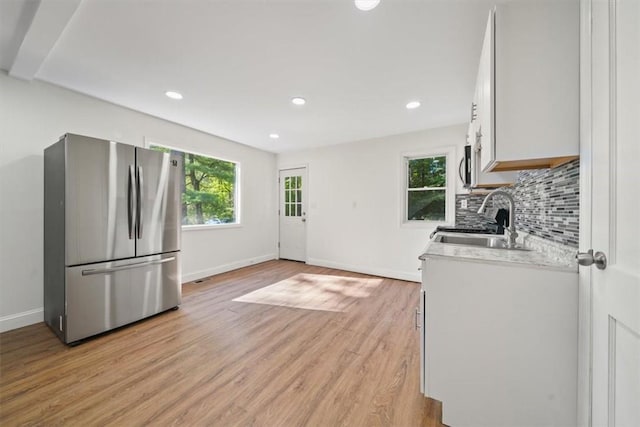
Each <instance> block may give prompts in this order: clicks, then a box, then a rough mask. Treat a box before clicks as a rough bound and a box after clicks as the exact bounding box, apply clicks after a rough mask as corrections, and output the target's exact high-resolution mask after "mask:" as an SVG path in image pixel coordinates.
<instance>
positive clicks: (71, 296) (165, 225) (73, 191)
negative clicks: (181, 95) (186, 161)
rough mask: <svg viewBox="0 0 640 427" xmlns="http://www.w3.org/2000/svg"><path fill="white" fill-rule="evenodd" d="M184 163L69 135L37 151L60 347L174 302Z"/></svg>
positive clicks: (48, 280) (47, 304)
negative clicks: (40, 154) (41, 163)
mask: <svg viewBox="0 0 640 427" xmlns="http://www.w3.org/2000/svg"><path fill="white" fill-rule="evenodd" d="M182 162H183V159H182V158H181V156H180V155H177V154H169V153H162V152H158V151H152V150H147V149H144V148H139V147H134V146H131V145H126V144H121V143H117V142H113V141H106V140H101V139H96V138H89V137H86V136H80V135H73V134H66V135H64V136H62V138H61V139H60V140H59V141H58V142H57V143H55V144H53V145H51V146H50V147H48V148H46V149H45V150H44V190H45V191H44V316H45V322H46V323H47V324H48V325H49V326H50V327H51V329H52V330H53V331H54V332H55V333H56V334H57V335H58V337H59V338H60V339H61V340H62V341H64V342H65V343H68V344H69V343H74V342H76V341H79V340H82V339H84V338H87V337H90V336H92V335H96V334H99V333H102V332H105V331H108V330H111V329H114V328H117V327H120V326H123V325H126V324H128V323H131V322H135V321H137V320H140V319H143V318H145V317H149V316H152V315H154V314H156V313H160V312H162V311H165V310H168V309H171V308H174V307H177V306H178V305H179V304H180V303H181V281H180V273H181V268H180V240H181V234H180V233H181V228H180V227H181V224H180V223H181V217H180V215H181V206H180V197H181V188H182V186H181V177H182V173H183V170H182V168H183V165H182Z"/></svg>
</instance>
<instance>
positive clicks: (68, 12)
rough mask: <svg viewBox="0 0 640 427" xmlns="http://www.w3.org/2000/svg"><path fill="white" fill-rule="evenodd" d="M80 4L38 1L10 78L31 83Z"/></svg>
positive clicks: (75, 1)
mask: <svg viewBox="0 0 640 427" xmlns="http://www.w3.org/2000/svg"><path fill="white" fill-rule="evenodd" d="M81 1H82V0H39V5H38V7H37V8H36V9H35V14H34V15H33V19H32V20H31V24H30V25H29V29H28V30H27V31H26V33H25V36H24V39H23V40H22V43H21V44H20V48H19V49H18V53H17V54H16V57H15V59H14V60H13V64H12V65H11V69H10V70H9V75H10V76H12V77H17V78H19V79H23V80H33V78H34V77H35V76H36V74H37V73H38V70H40V67H41V66H42V64H43V63H44V61H45V59H47V56H48V55H49V53H50V52H51V50H52V49H53V47H54V46H55V44H56V42H57V41H58V39H59V38H60V35H61V34H62V32H63V31H64V29H65V28H66V27H67V25H68V24H69V22H70V21H71V17H72V16H73V14H74V13H75V11H76V10H77V9H78V6H79V5H80V2H81Z"/></svg>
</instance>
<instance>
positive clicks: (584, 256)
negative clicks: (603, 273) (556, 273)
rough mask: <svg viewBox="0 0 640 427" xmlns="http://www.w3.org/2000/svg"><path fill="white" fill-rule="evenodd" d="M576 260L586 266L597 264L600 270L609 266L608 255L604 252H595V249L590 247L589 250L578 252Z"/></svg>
mask: <svg viewBox="0 0 640 427" xmlns="http://www.w3.org/2000/svg"><path fill="white" fill-rule="evenodd" d="M576 260H577V261H578V264H580V265H584V266H587V267H588V266H590V265H591V264H595V265H596V267H598V269H600V270H604V269H605V268H607V256H606V255H605V254H604V253H602V252H596V253H595V254H594V253H593V249H589V251H587V252H578V253H577V254H576Z"/></svg>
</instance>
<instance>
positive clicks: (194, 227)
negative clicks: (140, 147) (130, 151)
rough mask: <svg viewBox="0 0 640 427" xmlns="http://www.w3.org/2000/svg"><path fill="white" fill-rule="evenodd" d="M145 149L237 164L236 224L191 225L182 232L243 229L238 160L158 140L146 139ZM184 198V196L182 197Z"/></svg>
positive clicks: (183, 226)
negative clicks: (156, 149) (174, 152)
mask: <svg viewBox="0 0 640 427" xmlns="http://www.w3.org/2000/svg"><path fill="white" fill-rule="evenodd" d="M144 146H145V148H148V149H151V147H152V146H155V147H162V148H168V149H169V150H175V151H180V152H182V153H188V154H195V155H196V156H203V157H208V158H210V159H215V160H222V161H225V162H231V163H235V165H236V184H235V185H234V196H233V200H234V206H233V210H234V212H235V219H236V220H235V222H229V223H225V224H191V225H184V224H183V225H182V231H195V230H207V229H223V228H240V227H242V220H241V218H242V216H241V205H242V203H241V202H240V200H241V199H240V195H241V192H240V191H241V188H240V187H241V183H242V180H241V177H242V174H241V170H242V167H241V164H240V162H239V161H237V160H231V159H227V158H223V157H218V156H214V155H211V154H204V153H201V152H198V151H194V150H190V149H185V148H180V147H177V146H175V145H172V144H168V143H165V142H158V140H157V139H148V138H145V143H144ZM181 197H182V195H181Z"/></svg>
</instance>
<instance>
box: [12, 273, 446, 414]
mask: <svg viewBox="0 0 640 427" xmlns="http://www.w3.org/2000/svg"><path fill="white" fill-rule="evenodd" d="M418 295H419V285H418V284H417V283H410V282H403V281H399V280H392V279H384V278H380V277H373V276H366V275H362V274H356V273H349V272H344V271H340V270H332V269H327V268H320V267H312V266H307V265H305V264H302V263H296V262H289V261H269V262H266V263H262V264H258V265H255V266H251V267H247V268H243V269H240V270H236V271H232V272H229V273H224V274H220V275H217V276H213V277H211V278H208V279H206V280H205V281H203V282H201V283H188V284H185V285H184V286H183V304H182V305H181V307H180V309H179V310H176V311H170V312H167V313H163V314H161V315H158V316H155V317H153V318H151V319H147V320H144V321H141V322H138V323H136V324H134V325H130V326H128V327H125V328H122V329H119V330H117V331H115V332H112V333H109V334H105V335H103V336H100V337H97V338H95V339H92V340H89V341H87V342H85V343H83V344H81V345H79V346H76V347H67V346H65V345H64V344H62V343H61V342H60V341H59V340H58V339H57V338H56V337H55V336H54V334H53V333H52V332H51V331H50V330H49V329H48V328H47V327H46V326H45V325H44V323H41V324H37V325H32V326H28V327H25V328H21V329H17V330H14V331H9V332H5V333H3V334H0V379H1V384H0V425H2V426H13V425H25V424H26V425H46V426H52V425H82V426H87V425H116V426H130V425H174V424H182V425H219V426H227V425H259V426H303V425H308V426H375V425H394V426H418V425H426V426H440V425H441V424H440V423H439V420H440V413H441V407H440V404H439V403H438V402H436V401H433V400H430V399H426V398H424V397H422V396H421V395H420V392H419V366H420V365H419V348H418V339H419V337H418V333H417V332H416V331H415V330H414V309H415V307H416V305H417V304H418Z"/></svg>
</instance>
